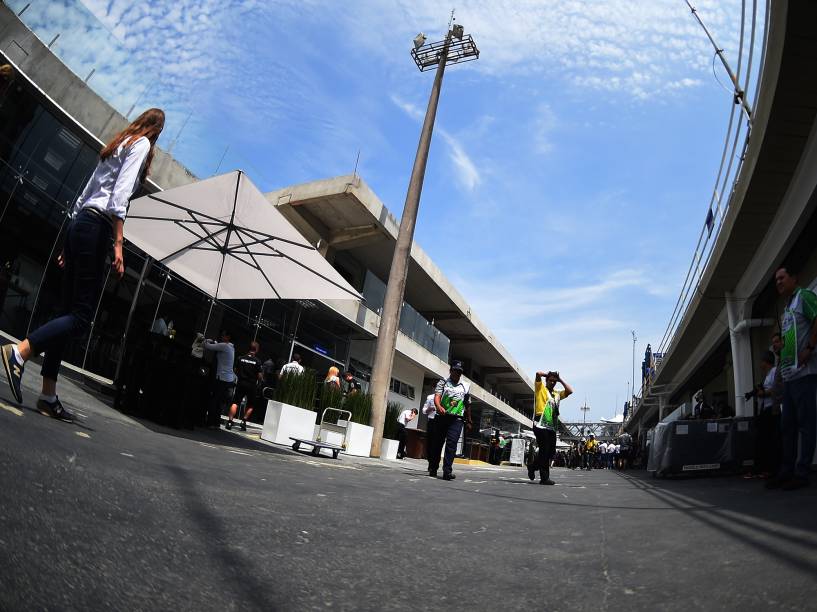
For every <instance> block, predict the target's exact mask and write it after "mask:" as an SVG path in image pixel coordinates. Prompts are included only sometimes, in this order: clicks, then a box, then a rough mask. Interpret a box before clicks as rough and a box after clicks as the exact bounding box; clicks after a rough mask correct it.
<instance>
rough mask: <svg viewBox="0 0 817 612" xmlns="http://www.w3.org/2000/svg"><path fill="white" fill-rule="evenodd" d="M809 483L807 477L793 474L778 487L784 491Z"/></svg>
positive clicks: (794, 489) (799, 487)
mask: <svg viewBox="0 0 817 612" xmlns="http://www.w3.org/2000/svg"><path fill="white" fill-rule="evenodd" d="M808 485H809V482H808V478H803V477H802V476H795V477H794V478H792V479H791V480H789V481H788V482H785V483H783V485H782V486H781V487H780V488H781V489H783V490H784V491H796V490H797V489H802V488H803V487H807V486H808Z"/></svg>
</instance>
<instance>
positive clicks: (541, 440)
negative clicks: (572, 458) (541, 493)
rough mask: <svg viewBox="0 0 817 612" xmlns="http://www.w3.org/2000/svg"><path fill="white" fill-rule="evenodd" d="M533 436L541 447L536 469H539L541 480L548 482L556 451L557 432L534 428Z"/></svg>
mask: <svg viewBox="0 0 817 612" xmlns="http://www.w3.org/2000/svg"><path fill="white" fill-rule="evenodd" d="M533 435H534V436H536V445H537V446H538V447H539V454H538V455H537V456H536V467H537V468H538V469H539V478H540V479H541V480H548V479H549V478H550V460H551V459H553V453H554V452H555V451H556V432H555V431H553V430H552V429H545V428H544V427H534V428H533Z"/></svg>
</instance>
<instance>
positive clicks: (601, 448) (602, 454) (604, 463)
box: [599, 442, 607, 469]
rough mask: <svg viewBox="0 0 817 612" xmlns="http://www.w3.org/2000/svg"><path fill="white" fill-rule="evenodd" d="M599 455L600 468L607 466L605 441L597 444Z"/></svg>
mask: <svg viewBox="0 0 817 612" xmlns="http://www.w3.org/2000/svg"><path fill="white" fill-rule="evenodd" d="M599 457H600V458H601V469H605V468H606V467H607V442H601V443H600V444H599Z"/></svg>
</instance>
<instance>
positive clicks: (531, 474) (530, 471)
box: [528, 467, 536, 480]
mask: <svg viewBox="0 0 817 612" xmlns="http://www.w3.org/2000/svg"><path fill="white" fill-rule="evenodd" d="M528 478H529V479H530V480H536V469H535V468H532V467H529V468H528Z"/></svg>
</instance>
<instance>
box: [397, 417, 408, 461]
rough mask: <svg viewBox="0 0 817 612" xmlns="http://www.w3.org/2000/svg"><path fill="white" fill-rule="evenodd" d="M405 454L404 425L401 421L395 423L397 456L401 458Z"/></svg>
mask: <svg viewBox="0 0 817 612" xmlns="http://www.w3.org/2000/svg"><path fill="white" fill-rule="evenodd" d="M405 456H406V426H405V425H403V424H402V423H398V424H397V458H398V459H402V458H403V457H405Z"/></svg>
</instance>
